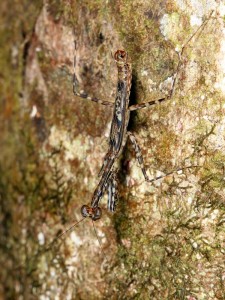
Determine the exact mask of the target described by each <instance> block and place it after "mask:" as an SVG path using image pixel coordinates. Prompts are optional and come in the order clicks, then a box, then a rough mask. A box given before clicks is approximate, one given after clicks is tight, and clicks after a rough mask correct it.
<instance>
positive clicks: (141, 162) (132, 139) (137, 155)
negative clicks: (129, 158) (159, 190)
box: [127, 131, 150, 181]
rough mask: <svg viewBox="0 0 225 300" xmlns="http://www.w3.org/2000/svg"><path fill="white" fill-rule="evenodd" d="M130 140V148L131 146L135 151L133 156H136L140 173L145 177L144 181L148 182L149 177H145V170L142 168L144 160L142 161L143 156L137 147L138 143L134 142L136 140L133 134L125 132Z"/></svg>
mask: <svg viewBox="0 0 225 300" xmlns="http://www.w3.org/2000/svg"><path fill="white" fill-rule="evenodd" d="M127 134H128V136H129V138H130V140H131V143H132V146H133V149H134V151H135V154H136V159H137V161H138V163H139V165H140V167H141V170H142V173H143V175H144V177H145V180H146V181H150V180H149V177H148V175H147V172H146V169H145V166H144V160H143V156H142V154H141V148H140V147H139V146H138V143H137V141H136V138H135V136H134V135H133V133H131V132H130V131H128V132H127Z"/></svg>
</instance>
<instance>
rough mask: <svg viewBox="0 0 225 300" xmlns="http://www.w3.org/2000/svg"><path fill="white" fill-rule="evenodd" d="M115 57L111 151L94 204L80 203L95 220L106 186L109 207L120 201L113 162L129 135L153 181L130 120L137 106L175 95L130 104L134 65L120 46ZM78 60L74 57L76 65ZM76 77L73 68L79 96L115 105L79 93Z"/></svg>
mask: <svg viewBox="0 0 225 300" xmlns="http://www.w3.org/2000/svg"><path fill="white" fill-rule="evenodd" d="M114 60H115V62H116V66H117V70H118V82H117V90H116V100H115V103H114V112H113V117H112V122H111V129H110V136H109V141H108V147H109V148H108V152H107V154H106V156H105V159H104V162H103V165H102V168H101V170H100V173H99V176H100V181H99V183H98V185H97V187H96V189H95V191H94V194H93V197H92V200H91V204H90V205H83V206H82V207H81V214H82V216H83V217H90V218H91V219H92V220H93V221H96V220H98V219H100V218H101V215H102V211H101V208H100V207H99V203H100V200H101V198H102V197H103V195H104V193H105V192H106V190H108V205H107V207H108V210H109V211H110V212H114V211H115V208H116V202H117V188H116V187H117V183H116V171H115V168H114V164H115V162H116V161H117V159H118V158H119V156H120V154H121V152H122V151H123V148H124V146H125V144H126V141H127V138H128V137H129V139H130V141H131V143H132V145H133V149H134V151H135V154H136V158H137V161H138V163H139V165H140V167H141V170H142V173H143V175H144V178H145V180H146V181H148V182H151V181H152V180H150V179H149V177H148V175H147V172H146V169H145V166H144V161H143V156H142V153H141V149H140V147H139V145H138V143H137V141H136V139H135V136H134V135H133V134H132V132H130V131H128V130H127V126H128V123H129V118H130V112H131V111H134V110H138V109H141V108H145V107H149V106H151V105H154V104H157V103H160V102H163V101H165V100H168V99H170V98H171V96H172V91H173V89H172V91H171V93H170V94H169V95H168V96H167V97H164V98H160V99H158V100H154V101H150V102H147V103H141V104H137V105H131V106H129V97H130V90H131V81H132V69H131V64H130V63H129V62H128V54H127V52H126V51H125V50H117V51H116V52H115V54H114ZM75 64H76V61H74V66H75ZM174 85H175V79H174V82H173V87H174ZM76 86H77V78H76V75H75V72H74V79H73V92H74V94H75V95H76V96H79V97H81V98H85V99H88V100H91V101H94V102H97V103H100V104H102V105H107V106H111V107H112V106H113V103H111V102H107V101H101V100H99V99H97V98H93V97H90V96H88V95H87V94H85V93H80V92H78V91H77V90H76Z"/></svg>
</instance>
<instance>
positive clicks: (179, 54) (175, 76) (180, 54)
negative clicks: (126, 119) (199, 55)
mask: <svg viewBox="0 0 225 300" xmlns="http://www.w3.org/2000/svg"><path fill="white" fill-rule="evenodd" d="M213 12H214V11H211V13H210V14H209V16H208V18H206V19H205V21H204V22H203V23H202V24H201V26H199V27H198V29H197V30H196V31H195V32H194V33H193V34H192V35H191V36H190V37H189V38H188V39H187V41H186V42H185V43H184V44H183V46H182V48H181V50H180V52H179V53H178V56H179V61H178V64H177V68H176V72H175V74H174V76H173V81H172V87H171V90H170V92H169V95H168V96H165V97H163V98H160V99H157V100H152V101H149V102H146V103H140V104H135V105H131V106H130V107H129V110H130V111H133V110H138V109H142V108H147V107H149V106H152V105H155V104H158V103H161V102H164V101H166V100H170V99H171V98H172V96H173V94H174V91H175V86H176V80H177V76H178V73H179V71H180V68H181V66H182V56H183V53H184V50H185V49H186V47H187V45H188V44H189V43H190V41H191V40H192V39H193V38H194V37H195V36H196V35H197V34H199V33H200V32H201V31H202V30H203V29H204V27H205V25H206V24H207V22H208V21H209V20H210V18H211V16H212V14H213Z"/></svg>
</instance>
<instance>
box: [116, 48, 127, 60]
mask: <svg viewBox="0 0 225 300" xmlns="http://www.w3.org/2000/svg"><path fill="white" fill-rule="evenodd" d="M126 56H127V53H126V51H124V50H117V51H116V52H115V54H114V59H115V60H116V61H119V60H126Z"/></svg>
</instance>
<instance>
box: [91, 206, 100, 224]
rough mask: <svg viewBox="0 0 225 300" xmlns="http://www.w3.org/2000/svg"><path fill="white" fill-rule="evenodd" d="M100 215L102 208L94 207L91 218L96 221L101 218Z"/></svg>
mask: <svg viewBox="0 0 225 300" xmlns="http://www.w3.org/2000/svg"><path fill="white" fill-rule="evenodd" d="M101 216H102V210H101V208H100V207H96V208H94V214H93V215H92V220H93V221H97V220H99V219H100V218H101Z"/></svg>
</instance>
